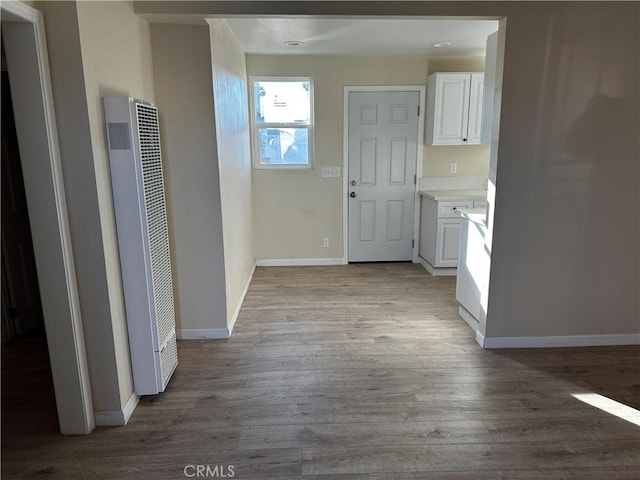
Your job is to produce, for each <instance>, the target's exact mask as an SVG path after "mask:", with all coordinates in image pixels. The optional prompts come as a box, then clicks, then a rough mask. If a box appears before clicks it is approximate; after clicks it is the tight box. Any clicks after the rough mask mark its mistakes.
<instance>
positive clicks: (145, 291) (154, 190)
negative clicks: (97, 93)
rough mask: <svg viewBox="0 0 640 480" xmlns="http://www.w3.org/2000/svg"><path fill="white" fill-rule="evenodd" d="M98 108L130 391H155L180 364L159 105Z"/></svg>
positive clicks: (112, 101)
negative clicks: (131, 384)
mask: <svg viewBox="0 0 640 480" xmlns="http://www.w3.org/2000/svg"><path fill="white" fill-rule="evenodd" d="M104 111H105V120H106V125H107V140H108V144H109V160H110V165H111V185H112V189H113V203H114V208H115V213H116V226H117V231H118V246H119V251H120V266H121V270H122V282H123V285H124V290H125V293H124V296H125V304H126V311H127V327H128V330H129V350H130V352H131V362H132V364H133V377H134V384H135V390H136V393H137V394H138V395H149V394H155V393H159V392H162V391H164V389H165V388H166V386H167V383H168V382H169V379H170V378H171V374H172V373H173V372H174V370H175V368H176V366H177V364H178V355H177V349H176V331H175V310H174V304H173V285H172V280H171V258H170V255H169V235H168V228H167V210H166V203H165V195H164V181H163V174H162V154H161V149H160V131H159V125H158V110H157V108H156V107H155V106H154V105H152V104H150V103H147V102H143V101H141V100H136V99H132V98H127V97H105V98H104Z"/></svg>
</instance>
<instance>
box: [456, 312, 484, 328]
mask: <svg viewBox="0 0 640 480" xmlns="http://www.w3.org/2000/svg"><path fill="white" fill-rule="evenodd" d="M458 315H459V316H460V318H462V319H463V320H464V321H465V323H466V324H467V325H469V326H470V327H471V330H473V331H474V332H477V331H478V328H480V322H478V320H476V318H475V317H474V316H473V315H471V314H470V313H469V312H468V311H467V309H466V308H464V307H463V306H462V305H460V306H459V307H458Z"/></svg>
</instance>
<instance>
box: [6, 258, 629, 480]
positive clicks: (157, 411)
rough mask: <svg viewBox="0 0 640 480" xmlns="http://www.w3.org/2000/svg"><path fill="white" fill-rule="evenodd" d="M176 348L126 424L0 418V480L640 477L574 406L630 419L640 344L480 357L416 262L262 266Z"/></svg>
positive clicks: (606, 424)
mask: <svg viewBox="0 0 640 480" xmlns="http://www.w3.org/2000/svg"><path fill="white" fill-rule="evenodd" d="M543 312H544V305H541V314H543ZM178 348H179V366H178V370H177V371H176V373H175V376H174V378H173V379H172V381H171V384H170V386H169V387H168V390H167V391H166V392H165V393H164V394H161V395H158V396H155V397H145V398H143V399H142V401H141V402H140V404H139V406H138V408H137V410H136V411H135V413H134V415H133V417H132V418H131V420H130V422H129V424H128V425H127V426H126V427H117V428H98V429H96V431H95V432H94V433H93V434H92V435H89V436H86V437H64V436H61V435H58V434H56V433H55V432H54V431H52V429H51V428H50V421H46V420H42V421H41V422H34V421H29V420H28V418H27V419H25V427H24V429H22V430H21V429H19V428H16V417H15V416H16V415H20V414H22V415H25V413H26V412H25V411H20V409H19V408H16V409H15V410H13V411H12V410H11V409H8V410H7V409H4V411H3V438H2V478H55V479H65V480H67V479H80V478H87V479H119V478H136V479H138V478H139V479H154V480H155V479H184V478H190V477H187V476H186V475H185V471H184V469H185V467H186V466H187V465H209V467H210V469H211V472H213V469H214V467H216V466H218V472H219V473H225V474H226V475H227V478H229V473H230V470H229V469H228V466H229V465H233V467H234V469H233V472H234V477H233V478H238V479H258V478H260V479H265V478H268V479H276V478H279V479H286V480H294V479H306V480H365V479H366V480H369V479H370V480H391V479H409V480H413V479H428V480H437V479H442V480H445V479H446V480H453V479H469V480H489V479H517V480H529V479H544V480H555V479H577V480H602V479H605V480H612V479H638V478H640V428H639V427H637V426H635V425H633V424H631V423H629V422H627V421H625V420H622V419H620V418H617V417H616V416H613V415H611V414H608V413H605V412H603V411H601V410H599V409H597V408H594V407H592V406H590V405H587V404H585V403H583V402H581V401H579V400H577V399H576V398H574V397H573V396H572V394H576V393H599V394H601V395H604V396H606V397H608V398H611V399H613V400H616V401H618V402H621V403H624V404H626V405H629V406H633V407H635V408H639V407H640V349H639V348H638V347H636V346H630V347H606V348H604V347H601V348H574V349H553V350H551V349H535V350H494V351H486V350H482V349H480V347H479V346H478V345H477V344H476V342H475V341H474V338H473V335H472V332H471V330H470V329H469V327H467V325H466V324H465V323H464V322H463V321H462V320H461V319H460V318H459V317H458V315H457V304H456V302H455V279H453V278H438V277H432V276H429V275H428V274H427V273H426V272H425V271H424V270H423V269H422V267H420V266H416V265H411V264H359V265H349V266H336V267H290V268H279V267H278V268H276V267H271V268H258V269H257V270H256V272H255V275H254V279H253V282H252V284H251V286H250V289H249V292H248V294H247V297H246V300H245V303H244V306H243V308H242V310H241V312H240V316H239V318H238V322H237V324H236V327H235V330H234V332H233V336H232V338H231V339H230V340H226V341H224V340H219V341H213V340H208V341H205V340H194V341H182V342H180V343H179V347H178ZM23 410H24V409H23ZM7 414H9V415H11V416H12V421H11V422H10V427H11V428H10V429H9V430H5V428H4V423H5V417H6V415H7ZM196 472H197V471H196V470H195V469H187V471H186V473H187V474H195V473H196ZM191 478H204V477H195V476H194V477H191ZM208 478H216V477H208ZM217 478H224V477H217Z"/></svg>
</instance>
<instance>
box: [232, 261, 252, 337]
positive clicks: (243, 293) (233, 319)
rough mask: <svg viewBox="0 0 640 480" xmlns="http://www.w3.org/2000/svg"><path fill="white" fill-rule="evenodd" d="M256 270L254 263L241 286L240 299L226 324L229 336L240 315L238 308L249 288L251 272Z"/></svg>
mask: <svg viewBox="0 0 640 480" xmlns="http://www.w3.org/2000/svg"><path fill="white" fill-rule="evenodd" d="M255 271H256V264H255V263H254V264H253V266H252V267H251V271H250V272H249V275H248V276H247V279H246V280H245V282H244V286H243V287H242V293H241V294H240V301H239V302H238V305H237V306H236V309H235V311H234V312H233V316H232V317H231V321H230V322H229V324H228V326H227V330H228V331H229V337H231V333H233V327H234V326H235V324H236V320H238V315H240V309H241V308H242V304H243V303H244V297H245V296H246V295H247V291H248V290H249V285H251V280H253V273H254V272H255Z"/></svg>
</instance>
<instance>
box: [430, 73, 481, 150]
mask: <svg viewBox="0 0 640 480" xmlns="http://www.w3.org/2000/svg"><path fill="white" fill-rule="evenodd" d="M483 94H484V74H482V73H434V74H433V75H429V78H428V80H427V124H426V135H425V137H426V143H427V145H479V144H480V132H481V128H482V101H483V96H484V95H483Z"/></svg>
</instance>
